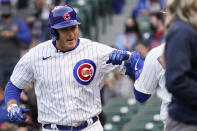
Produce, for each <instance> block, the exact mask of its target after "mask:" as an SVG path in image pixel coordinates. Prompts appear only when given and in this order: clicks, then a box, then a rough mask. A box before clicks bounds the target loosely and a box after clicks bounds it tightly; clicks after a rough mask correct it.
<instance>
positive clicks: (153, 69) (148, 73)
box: [131, 44, 171, 129]
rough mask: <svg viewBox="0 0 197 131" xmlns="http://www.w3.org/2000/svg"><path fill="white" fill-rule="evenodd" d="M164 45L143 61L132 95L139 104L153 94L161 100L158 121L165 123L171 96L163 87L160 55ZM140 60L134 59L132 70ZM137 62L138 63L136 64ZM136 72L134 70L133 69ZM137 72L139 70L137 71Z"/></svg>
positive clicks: (163, 72) (162, 67)
mask: <svg viewBox="0 0 197 131" xmlns="http://www.w3.org/2000/svg"><path fill="white" fill-rule="evenodd" d="M164 46H165V44H162V45H160V46H158V47H156V48H154V49H152V50H151V51H150V52H149V53H148V55H147V56H146V59H145V61H144V65H143V69H142V71H141V73H140V75H139V76H137V77H136V78H137V79H136V81H135V83H134V88H133V91H134V95H135V98H136V99H137V100H138V101H139V102H145V101H146V100H148V98H149V97H150V96H151V94H153V93H155V92H156V94H157V96H158V97H159V98H161V99H162V104H161V109H160V119H161V120H162V121H163V123H164V129H165V125H166V124H165V123H166V119H167V116H168V109H167V106H168V104H169V103H170V101H171V94H169V93H168V91H167V89H166V87H165V64H164V63H163V61H162V59H163V58H162V54H163V51H164ZM139 59H140V58H139V57H138V58H137V57H136V59H131V60H134V61H133V62H132V63H133V64H132V65H133V66H132V68H134V69H135V67H134V65H135V63H136V64H138V63H139V62H138V61H141V62H143V61H142V60H139ZM137 62H138V63H137ZM135 70H136V69H135ZM137 70H140V68H139V69H137Z"/></svg>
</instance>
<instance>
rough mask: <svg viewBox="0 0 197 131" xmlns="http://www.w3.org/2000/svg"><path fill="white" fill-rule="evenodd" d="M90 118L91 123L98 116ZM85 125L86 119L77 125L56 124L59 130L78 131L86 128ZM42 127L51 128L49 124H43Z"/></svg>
mask: <svg viewBox="0 0 197 131" xmlns="http://www.w3.org/2000/svg"><path fill="white" fill-rule="evenodd" d="M91 119H92V121H93V123H95V122H96V121H97V120H98V116H94V117H92V118H91ZM93 123H92V124H93ZM87 126H88V121H86V122H84V123H82V124H81V125H79V126H62V125H56V127H57V129H58V130H60V131H79V130H82V129H84V128H86V127H87ZM43 127H44V128H45V129H49V130H53V128H51V124H44V126H43Z"/></svg>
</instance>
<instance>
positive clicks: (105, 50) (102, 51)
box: [97, 43, 126, 74]
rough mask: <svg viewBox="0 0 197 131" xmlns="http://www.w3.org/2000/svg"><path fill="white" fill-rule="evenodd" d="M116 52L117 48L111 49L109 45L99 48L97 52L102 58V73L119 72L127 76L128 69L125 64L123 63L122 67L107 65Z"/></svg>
mask: <svg viewBox="0 0 197 131" xmlns="http://www.w3.org/2000/svg"><path fill="white" fill-rule="evenodd" d="M113 50H116V49H115V48H112V47H109V46H107V45H103V44H99V43H98V46H97V51H98V53H99V57H100V63H101V71H102V73H104V74H108V73H109V72H112V71H113V72H118V73H121V74H125V72H126V68H125V67H124V62H122V64H121V65H112V64H111V63H110V64H106V61H107V60H108V59H109V54H110V53H111V52H112V51H113Z"/></svg>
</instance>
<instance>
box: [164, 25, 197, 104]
mask: <svg viewBox="0 0 197 131" xmlns="http://www.w3.org/2000/svg"><path fill="white" fill-rule="evenodd" d="M192 36H194V35H193V32H192V31H191V29H190V28H188V27H187V26H185V25H182V26H180V25H179V26H177V27H176V26H174V28H173V29H171V30H169V32H168V35H167V37H166V48H165V56H166V74H165V75H166V87H167V89H168V91H169V92H170V93H172V94H173V97H175V98H176V99H177V100H179V101H181V102H182V103H185V104H188V105H190V106H196V105H197V101H196V100H197V88H196V87H197V80H196V79H197V78H196V77H195V76H194V75H192V74H193V72H194V70H192V65H191V63H192V62H191V59H192V55H191V50H192V46H191V43H192V41H193V40H194V39H193V38H192ZM196 42H197V41H196ZM196 44H197V43H196ZM185 96H187V97H185Z"/></svg>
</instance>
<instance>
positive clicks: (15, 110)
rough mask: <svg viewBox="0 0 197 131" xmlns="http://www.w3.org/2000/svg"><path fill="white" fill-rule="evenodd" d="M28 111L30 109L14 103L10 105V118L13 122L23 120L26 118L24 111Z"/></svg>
mask: <svg viewBox="0 0 197 131" xmlns="http://www.w3.org/2000/svg"><path fill="white" fill-rule="evenodd" d="M28 111H29V109H25V108H20V107H19V106H18V105H17V104H12V105H10V106H9V107H8V118H9V119H10V120H11V121H12V122H23V121H25V120H26V116H24V115H23V113H25V112H28Z"/></svg>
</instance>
